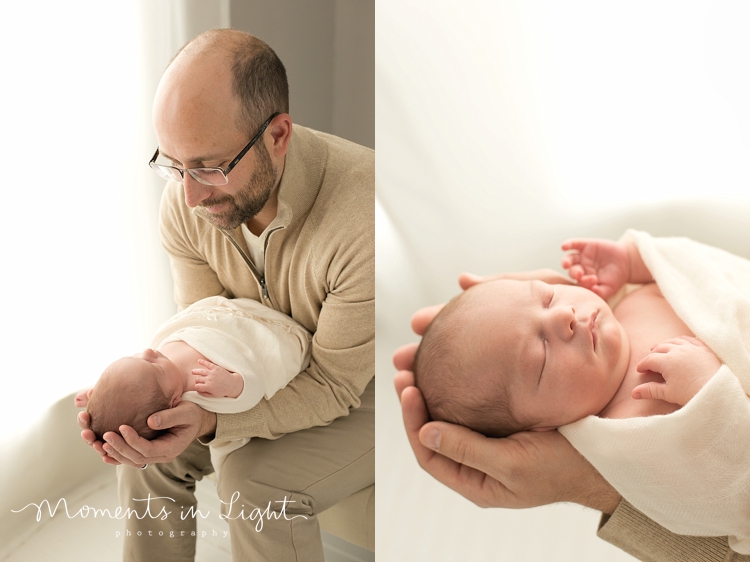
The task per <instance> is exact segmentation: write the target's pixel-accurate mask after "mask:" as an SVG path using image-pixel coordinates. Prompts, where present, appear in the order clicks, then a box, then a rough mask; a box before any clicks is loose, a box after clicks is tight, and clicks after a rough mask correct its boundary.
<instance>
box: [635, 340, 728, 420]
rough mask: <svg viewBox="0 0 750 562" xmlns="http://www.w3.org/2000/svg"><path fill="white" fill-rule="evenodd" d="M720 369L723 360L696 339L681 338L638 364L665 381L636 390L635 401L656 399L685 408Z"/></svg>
mask: <svg viewBox="0 0 750 562" xmlns="http://www.w3.org/2000/svg"><path fill="white" fill-rule="evenodd" d="M719 367H721V361H720V360H719V358H718V357H716V355H715V354H714V352H713V351H711V350H710V349H709V348H708V347H706V344H704V343H703V342H702V341H700V340H699V339H697V338H693V337H690V336H682V337H679V338H673V339H671V340H667V341H665V342H662V343H660V344H659V345H655V346H654V347H653V348H651V353H649V354H648V355H646V357H644V358H643V359H641V361H640V362H639V363H638V365H637V366H636V368H637V369H638V371H639V372H641V373H643V372H646V371H653V372H654V373H660V374H661V376H662V377H664V382H663V383H659V382H648V383H644V384H640V385H638V386H636V387H635V388H634V389H633V393H632V396H633V398H635V399H648V398H656V399H659V400H666V401H667V402H670V403H672V404H679V405H680V406H684V405H685V404H687V403H688V402H689V401H690V399H691V398H692V397H693V396H695V395H696V394H698V391H700V389H701V388H703V387H704V386H705V384H706V383H707V382H708V381H709V380H711V377H713V376H714V375H715V374H716V371H718V370H719Z"/></svg>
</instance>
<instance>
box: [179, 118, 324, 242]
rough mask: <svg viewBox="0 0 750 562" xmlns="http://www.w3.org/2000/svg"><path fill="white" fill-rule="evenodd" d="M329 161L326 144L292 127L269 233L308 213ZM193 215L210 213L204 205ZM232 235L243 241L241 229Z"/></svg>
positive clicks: (303, 129) (201, 215) (312, 135)
mask: <svg viewBox="0 0 750 562" xmlns="http://www.w3.org/2000/svg"><path fill="white" fill-rule="evenodd" d="M327 159H328V150H327V148H326V143H325V141H324V140H323V139H321V138H319V137H318V136H317V135H316V134H315V133H314V132H313V131H312V130H310V129H308V128H307V127H303V126H301V125H293V128H292V138H291V140H290V141H289V148H288V149H287V153H286V159H285V163H284V171H283V173H282V174H281V181H280V182H279V186H278V188H277V189H278V208H277V211H276V218H274V219H273V221H271V224H269V225H268V228H267V230H269V231H270V230H276V229H278V228H283V227H286V226H288V225H289V224H290V223H291V222H292V221H294V220H296V219H298V218H299V217H301V216H304V215H305V214H306V213H307V211H308V210H309V209H310V207H311V206H312V204H313V202H314V201H315V198H316V197H317V196H318V191H319V190H320V185H321V183H322V182H323V176H324V175H325V167H326V162H327ZM193 213H195V214H196V215H197V216H199V217H201V218H203V219H206V220H208V211H206V210H205V209H204V208H203V207H201V206H198V207H195V208H194V209H193ZM209 222H210V221H209ZM231 234H232V235H233V236H234V237H235V238H236V239H239V240H242V239H243V237H242V229H241V227H239V226H238V227H237V228H236V229H234V230H233V231H231Z"/></svg>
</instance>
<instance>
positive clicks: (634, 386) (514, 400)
mask: <svg viewBox="0 0 750 562" xmlns="http://www.w3.org/2000/svg"><path fill="white" fill-rule="evenodd" d="M563 249H566V250H571V253H570V254H568V255H567V256H566V257H565V258H564V260H563V266H564V267H566V268H569V270H570V274H571V276H572V277H573V278H575V279H577V280H578V282H579V286H575V285H548V284H546V283H544V282H542V281H511V280H498V281H491V282H486V283H481V284H479V285H476V286H474V287H472V288H471V289H469V290H467V291H465V292H464V293H462V294H460V295H459V296H457V297H456V298H454V299H453V300H452V301H451V302H450V303H448V304H447V305H446V306H445V307H444V308H443V310H442V311H441V312H440V313H439V314H438V316H437V317H436V318H435V320H434V321H433V322H432V323H431V324H430V326H429V328H428V329H427V331H426V332H425V334H424V338H423V339H422V342H421V344H420V346H419V349H418V351H417V356H416V360H415V367H414V374H415V379H416V383H417V386H418V387H419V389H420V390H421V391H422V394H423V395H424V398H425V402H426V403H427V407H428V410H429V412H430V416H431V417H432V418H433V419H435V420H443V421H450V422H453V423H458V424H461V425H465V426H467V427H470V428H472V429H474V430H476V431H479V432H481V433H484V434H485V435H488V436H493V437H505V436H507V435H509V434H511V433H515V432H517V431H522V430H532V431H545V430H551V429H556V428H557V427H560V426H562V425H565V424H568V423H571V422H574V421H576V420H579V419H581V418H584V417H586V416H588V415H597V416H600V417H605V418H628V417H636V416H648V415H653V414H664V413H669V412H672V411H674V410H676V409H677V408H678V407H680V406H683V405H685V404H686V403H687V402H688V400H690V398H692V397H693V396H694V395H695V394H696V393H697V392H698V391H699V390H700V389H701V388H702V386H703V385H704V384H705V383H706V382H707V381H708V380H709V379H710V378H711V376H712V375H713V374H714V373H715V372H716V371H717V370H718V369H719V367H720V366H721V362H720V361H719V360H718V358H717V357H716V355H714V354H713V352H711V350H709V349H708V348H707V347H706V346H705V345H703V344H702V343H701V342H700V341H699V340H697V339H695V338H694V337H691V336H692V333H691V332H690V330H689V328H688V327H687V326H686V325H685V324H684V323H683V322H682V321H681V320H680V319H679V318H678V317H677V315H676V314H675V313H674V311H673V310H672V307H671V306H669V304H668V303H667V302H666V300H664V297H663V296H662V294H661V292H660V291H659V288H658V287H657V286H656V284H655V283H653V278H652V277H651V275H650V273H649V272H648V269H647V268H646V266H645V265H644V264H643V260H642V259H641V257H640V254H639V252H638V248H637V247H636V246H635V245H634V244H632V243H627V244H626V243H624V242H622V243H618V242H612V241H608V240H575V241H569V242H566V243H565V244H564V245H563ZM600 276H601V277H602V278H601V279H600V278H599V277H600ZM626 282H628V283H645V285H643V287H641V288H640V289H638V290H636V291H633V292H631V293H630V294H628V295H627V296H625V297H624V298H623V299H622V300H621V301H620V302H619V304H618V306H616V307H615V310H614V311H613V310H612V309H611V308H610V306H609V305H608V304H607V303H606V302H605V301H604V300H603V299H602V298H601V296H600V295H605V296H609V295H612V294H614V293H615V292H616V291H617V290H618V289H619V288H620V286H622V285H623V284H624V283H626ZM597 293H599V294H597ZM657 344H658V345H657ZM640 398H654V399H653V400H647V401H638V399H640Z"/></svg>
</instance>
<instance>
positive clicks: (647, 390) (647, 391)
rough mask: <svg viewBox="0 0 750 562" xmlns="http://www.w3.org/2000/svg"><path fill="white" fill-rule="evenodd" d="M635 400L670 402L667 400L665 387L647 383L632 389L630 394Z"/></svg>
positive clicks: (661, 384) (664, 385) (662, 384)
mask: <svg viewBox="0 0 750 562" xmlns="http://www.w3.org/2000/svg"><path fill="white" fill-rule="evenodd" d="M631 395H632V396H633V398H635V399H636V400H650V399H655V400H666V401H667V402H671V400H669V399H668V398H667V385H666V384H664V383H658V382H647V383H645V384H639V385H638V386H636V387H635V388H634V389H633V392H632V394H631Z"/></svg>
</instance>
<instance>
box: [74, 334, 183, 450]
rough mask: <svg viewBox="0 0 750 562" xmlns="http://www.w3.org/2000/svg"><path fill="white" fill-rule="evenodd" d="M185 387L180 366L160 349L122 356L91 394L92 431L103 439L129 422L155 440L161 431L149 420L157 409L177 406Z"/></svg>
mask: <svg viewBox="0 0 750 562" xmlns="http://www.w3.org/2000/svg"><path fill="white" fill-rule="evenodd" d="M183 386H184V385H183V381H182V375H181V373H180V370H179V369H178V367H177V366H176V365H175V364H174V363H172V362H171V361H170V360H169V359H167V358H166V357H165V356H164V355H162V354H161V353H160V352H158V351H154V350H152V349H147V350H146V351H144V352H143V353H139V354H136V355H133V356H132V357H123V358H122V359H118V360H117V361H115V362H114V363H112V364H111V365H110V366H109V367H107V368H106V369H105V370H104V372H103V373H102V375H101V377H99V380H98V381H97V383H96V385H95V386H94V389H93V391H92V392H91V394H90V395H89V403H88V406H87V408H86V411H87V412H88V414H89V416H90V417H91V430H92V431H93V432H94V433H95V434H96V438H97V439H99V440H100V441H101V440H102V435H104V434H105V433H106V432H108V431H114V432H116V433H119V432H120V431H119V427H120V426H121V425H129V426H130V427H132V428H133V429H135V430H136V431H137V432H138V435H140V436H141V437H143V438H145V439H154V438H155V437H157V436H158V435H159V434H160V432H158V431H155V430H153V429H151V428H150V427H149V426H148V424H147V423H146V420H147V419H148V417H149V416H150V415H151V414H153V413H154V412H159V411H161V410H166V409H167V408H172V407H174V406H176V405H177V404H178V403H179V402H180V400H181V397H182V393H183Z"/></svg>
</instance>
